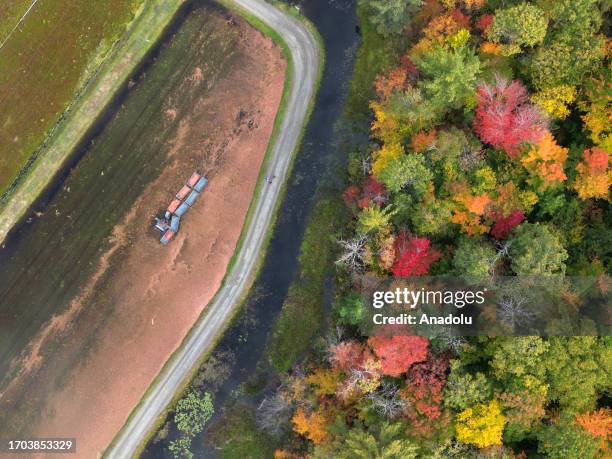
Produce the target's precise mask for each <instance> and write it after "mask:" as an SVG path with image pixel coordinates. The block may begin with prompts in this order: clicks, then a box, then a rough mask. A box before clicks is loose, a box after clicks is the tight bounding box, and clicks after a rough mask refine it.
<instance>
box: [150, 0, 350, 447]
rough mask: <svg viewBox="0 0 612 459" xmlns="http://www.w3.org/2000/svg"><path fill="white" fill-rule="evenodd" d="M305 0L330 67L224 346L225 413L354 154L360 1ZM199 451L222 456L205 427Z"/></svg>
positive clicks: (251, 370)
mask: <svg viewBox="0 0 612 459" xmlns="http://www.w3.org/2000/svg"><path fill="white" fill-rule="evenodd" d="M300 6H301V11H302V14H304V15H305V16H306V17H308V18H309V19H310V20H311V21H312V22H313V23H314V25H315V26H316V27H317V29H318V31H319V33H320V35H321V37H322V39H323V42H324V44H325V54H326V56H325V57H326V62H325V69H324V73H323V78H322V81H321V86H320V89H319V93H318V96H317V100H316V104H315V106H314V111H313V113H312V116H311V118H310V121H309V124H308V126H307V128H306V132H305V135H304V139H303V142H302V146H301V150H300V152H299V154H298V156H297V159H296V162H295V165H294V168H293V171H292V175H291V177H290V179H289V185H288V187H287V191H286V194H285V197H284V200H283V202H282V205H281V208H280V212H279V219H278V222H277V224H276V227H275V229H274V233H273V236H272V240H271V243H270V246H269V248H268V252H267V254H266V257H265V260H264V265H263V268H262V270H261V273H260V275H259V277H258V279H257V280H256V282H255V285H254V287H253V289H252V293H251V296H250V297H249V298H248V299H247V301H246V304H247V305H248V308H247V310H246V311H243V312H242V313H241V314H242V316H243V317H239V318H238V319H237V320H236V323H235V325H233V326H232V327H231V328H230V329H229V330H228V331H227V332H226V333H225V335H224V336H223V338H222V340H221V342H220V343H219V345H218V347H217V349H216V351H217V352H220V353H227V354H231V355H232V359H231V362H232V365H231V374H230V375H229V377H228V378H227V379H226V380H225V382H224V383H223V385H222V387H221V388H220V389H219V390H218V391H217V392H216V393H215V407H216V410H217V413H216V414H217V415H218V414H219V413H220V412H221V411H222V407H223V406H224V404H225V403H226V402H227V401H229V400H230V399H232V397H233V394H234V393H235V390H236V389H237V388H238V387H239V386H240V385H241V384H243V383H245V382H247V381H248V380H249V379H250V378H251V377H252V376H253V375H254V374H255V373H256V372H257V370H256V367H257V364H258V362H259V361H260V360H261V358H262V356H263V353H264V351H265V345H266V340H267V337H268V334H269V332H270V330H271V328H272V325H273V323H274V320H275V319H276V317H277V316H278V313H279V312H280V309H281V307H282V304H283V300H284V299H285V296H286V294H287V291H288V289H289V285H290V284H291V281H292V280H293V277H294V275H295V272H296V269H297V265H298V254H299V248H300V244H301V241H302V235H303V232H304V229H305V227H306V224H307V222H308V216H309V214H310V211H311V209H312V205H313V198H314V195H315V191H316V190H317V188H318V187H319V186H320V185H321V184H322V182H324V181H329V180H332V179H333V177H334V176H335V175H338V174H339V171H338V166H339V164H343V157H345V156H346V151H345V150H344V149H342V148H339V146H338V141H339V138H340V133H339V132H338V130H337V127H338V122H339V121H340V118H341V114H342V109H343V106H344V102H345V99H346V96H347V93H348V85H349V81H350V78H351V75H352V70H353V63H354V58H355V53H356V51H357V47H358V43H359V36H358V35H357V33H356V25H357V23H358V21H357V17H356V12H355V7H356V2H355V0H303V1H302V2H301V4H300ZM227 354H226V355H227ZM215 417H217V416H215ZM214 421H215V419H214V418H213V422H214ZM175 435H176V432H170V435H169V436H168V438H167V439H166V440H162V441H152V442H151V443H149V445H148V446H147V449H146V450H145V452H144V453H143V454H142V456H141V457H142V458H145V459H166V458H169V457H171V456H170V454H169V452H168V440H170V439H172V438H175ZM192 451H193V453H194V457H197V458H209V457H210V458H214V457H217V454H216V452H215V451H214V450H213V449H212V448H211V447H210V445H208V444H207V443H206V438H205V436H204V435H200V436H199V437H196V438H194V440H193V442H192Z"/></svg>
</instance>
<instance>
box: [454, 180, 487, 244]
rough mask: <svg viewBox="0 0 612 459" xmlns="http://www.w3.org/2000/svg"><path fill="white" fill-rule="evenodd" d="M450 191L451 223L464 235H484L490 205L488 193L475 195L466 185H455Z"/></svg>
mask: <svg viewBox="0 0 612 459" xmlns="http://www.w3.org/2000/svg"><path fill="white" fill-rule="evenodd" d="M451 189H452V194H453V197H452V200H453V201H454V203H455V207H454V209H453V215H452V218H451V221H452V222H453V223H456V224H458V225H459V226H460V227H461V230H462V231H463V232H464V233H466V234H469V235H476V234H483V233H486V232H487V231H488V230H489V224H488V222H487V221H486V216H487V211H488V209H489V206H490V204H491V197H490V196H489V193H476V194H475V193H474V190H472V189H471V188H470V187H469V185H468V184H467V183H456V184H454V185H453V186H452V188H451Z"/></svg>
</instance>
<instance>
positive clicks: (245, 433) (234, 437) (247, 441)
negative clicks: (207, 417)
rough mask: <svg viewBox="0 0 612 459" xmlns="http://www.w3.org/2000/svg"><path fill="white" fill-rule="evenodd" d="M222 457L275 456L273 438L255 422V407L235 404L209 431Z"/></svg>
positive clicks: (244, 458)
mask: <svg viewBox="0 0 612 459" xmlns="http://www.w3.org/2000/svg"><path fill="white" fill-rule="evenodd" d="M208 439H209V441H210V443H211V444H212V445H213V446H214V447H215V448H216V449H217V452H218V457H220V458H221V459H260V458H271V457H273V456H274V445H273V440H272V439H271V438H269V437H268V436H267V435H266V434H265V433H263V432H262V431H260V430H259V429H258V428H257V425H256V424H255V415H254V412H253V409H252V408H251V407H249V406H244V405H235V406H233V407H232V408H230V409H229V410H228V411H227V413H225V414H224V415H223V417H222V418H221V420H220V421H219V422H218V423H217V424H216V425H214V426H213V427H211V428H210V429H209V431H208Z"/></svg>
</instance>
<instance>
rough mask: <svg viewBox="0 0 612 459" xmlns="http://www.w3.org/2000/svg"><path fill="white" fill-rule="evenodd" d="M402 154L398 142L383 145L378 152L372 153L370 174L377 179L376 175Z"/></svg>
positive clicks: (402, 148) (402, 150) (402, 151)
mask: <svg viewBox="0 0 612 459" xmlns="http://www.w3.org/2000/svg"><path fill="white" fill-rule="evenodd" d="M403 154H404V147H402V146H401V145H400V143H399V142H392V143H385V144H384V145H383V146H382V148H381V149H380V150H378V151H377V152H375V153H374V162H373V163H372V173H373V174H374V177H376V178H378V174H380V172H381V171H382V170H384V169H385V168H386V167H387V166H388V165H389V163H392V162H393V161H394V160H396V159H398V158H399V157H400V156H402V155H403Z"/></svg>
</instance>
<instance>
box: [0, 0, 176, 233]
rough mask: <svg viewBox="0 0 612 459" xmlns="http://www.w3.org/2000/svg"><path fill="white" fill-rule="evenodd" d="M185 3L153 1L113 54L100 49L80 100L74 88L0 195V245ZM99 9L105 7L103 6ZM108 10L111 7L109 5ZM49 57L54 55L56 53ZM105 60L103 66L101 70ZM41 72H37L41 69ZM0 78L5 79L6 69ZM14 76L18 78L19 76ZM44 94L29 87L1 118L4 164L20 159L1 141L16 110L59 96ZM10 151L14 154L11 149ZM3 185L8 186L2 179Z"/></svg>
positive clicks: (2, 58)
mask: <svg viewBox="0 0 612 459" xmlns="http://www.w3.org/2000/svg"><path fill="white" fill-rule="evenodd" d="M41 1H42V0H41ZM126 1H127V0H126ZM182 3H183V0H149V1H148V2H146V4H145V5H144V6H143V8H141V10H140V12H139V13H138V14H137V15H136V18H135V19H134V20H133V21H132V22H131V24H130V25H129V31H128V32H127V33H125V34H124V35H122V38H121V39H119V40H118V41H116V43H115V45H114V46H112V47H111V46H110V45H109V49H110V48H112V50H111V51H109V52H108V53H107V54H108V56H106V53H104V52H102V48H97V51H96V55H95V56H94V57H92V58H91V60H88V64H87V66H88V70H87V71H86V72H85V73H86V81H84V82H83V84H80V85H77V86H78V89H77V94H76V96H74V90H73V91H72V92H71V93H70V97H69V99H70V102H69V107H68V108H66V110H64V108H65V105H62V109H61V116H60V117H59V119H60V120H59V121H57V120H56V121H57V122H54V124H53V127H52V128H51V129H50V131H49V132H48V135H47V136H46V137H45V139H44V141H43V142H42V143H40V142H38V141H37V142H34V144H36V145H38V147H37V148H36V150H35V151H34V153H33V154H32V155H30V156H29V157H28V159H27V166H26V167H22V168H21V169H19V171H18V177H17V179H16V180H13V181H12V182H11V185H10V188H9V189H8V190H6V191H5V192H4V193H3V194H2V196H0V241H2V240H3V239H4V238H5V237H6V235H7V233H8V232H9V230H10V229H11V228H12V227H13V225H15V223H16V222H17V221H19V219H20V218H21V217H22V216H23V215H24V214H25V213H26V212H27V210H28V209H29V207H30V206H31V204H32V203H33V202H34V200H35V199H36V198H37V197H38V196H39V195H40V193H41V192H42V191H43V190H44V188H45V187H46V186H47V185H48V184H49V182H50V181H51V179H52V178H53V177H54V175H55V174H56V172H57V171H58V170H59V169H60V168H61V167H62V165H63V164H64V163H65V162H66V161H67V159H68V158H69V157H70V155H71V153H72V152H73V151H74V149H75V148H76V146H77V145H78V143H79V141H80V140H81V139H82V138H83V136H84V135H85V134H86V132H87V130H88V129H89V128H90V126H91V125H92V124H93V123H94V121H95V120H96V119H97V118H98V116H99V115H100V113H101V110H102V109H103V108H104V107H105V106H107V105H108V104H109V103H110V102H111V101H112V99H113V96H114V95H115V94H116V93H117V91H119V89H121V88H122V87H123V85H124V84H125V81H126V80H127V78H128V77H129V76H130V75H131V74H132V72H133V71H134V69H135V68H136V66H137V65H138V63H139V62H140V61H141V60H142V59H143V58H144V56H145V55H146V53H147V52H148V51H149V49H150V48H151V47H152V46H153V45H154V44H155V42H156V41H157V39H158V38H159V37H160V36H161V34H162V33H163V31H164V30H165V29H166V26H167V25H168V24H169V23H170V21H171V19H172V18H173V17H174V14H175V13H176V11H177V10H178V8H179V7H180V5H181V4H182ZM41 5H44V3H41ZM62 5H63V3H62ZM96 5H97V4H96ZM100 5H107V2H100ZM58 6H59V3H58ZM99 7H100V8H101V6H99ZM106 7H107V8H108V5H107V6H106ZM96 10H97V8H94V11H96ZM122 30H123V29H122ZM67 40H68V38H65V40H64V41H66V42H67V43H70V42H69V41H67ZM11 43H12V40H11ZM67 47H68V46H67ZM103 48H104V47H103ZM50 54H51V55H52V56H53V54H52V53H50ZM54 57H55V58H56V59H58V62H59V63H61V62H62V61H63V60H64V59H69V57H67V56H58V55H55V56H54ZM5 60H6V56H4V49H3V50H2V52H1V53H0V61H1V63H0V66H3V65H6V63H5ZM102 61H103V64H102V65H101V66H100V62H102ZM68 67H70V65H68ZM50 68H51V67H50ZM39 70H40V69H37V71H39ZM9 73H10V72H9ZM0 74H2V75H4V74H3V73H2V71H1V70H0ZM2 75H0V77H1V78H6V76H5V75H4V76H2ZM54 75H56V76H57V77H58V78H59V76H58V75H59V73H54ZM82 76H83V75H81V77H82ZM13 77H15V75H14V74H13ZM44 81H45V80H44V78H41V82H44ZM41 82H38V83H39V86H40V87H41V88H43V87H46V83H45V84H42V83H41ZM66 84H67V83H66ZM73 89H74V88H73ZM1 91H7V86H6V84H2V83H0V92H1ZM14 91H15V92H18V91H19V90H18V88H15V89H14ZM40 91H41V90H40V89H39V88H37V89H36V91H33V92H32V93H30V92H28V89H27V87H26V89H25V92H26V93H27V94H28V95H27V97H24V98H23V99H21V100H19V101H18V104H17V105H18V107H21V108H13V107H12V106H11V110H7V111H6V113H4V112H3V113H2V114H0V119H4V121H2V122H0V153H2V155H3V156H0V161H2V160H6V161H9V160H10V161H13V160H14V158H15V157H16V155H18V153H16V152H17V151H18V150H17V149H15V152H14V153H11V154H10V155H9V154H4V153H3V148H4V147H2V145H3V144H2V142H3V141H5V140H6V139H7V138H8V137H7V136H8V135H9V134H7V132H8V131H7V129H8V127H9V126H10V125H12V124H13V122H14V121H15V119H16V118H15V116H13V115H11V113H13V111H15V110H16V111H19V110H22V111H27V110H32V107H30V106H29V105H28V102H27V101H28V100H29V97H32V95H31V94H37V103H45V102H46V103H48V104H51V101H52V100H53V99H54V98H55V94H48V92H49V91H50V88H49V87H46V91H47V92H42V93H41V92H40ZM0 95H1V94H0ZM73 96H74V97H73ZM58 110H59V109H58ZM24 113H25V112H24ZM40 113H42V112H40ZM30 115H31V114H30ZM30 115H28V116H30ZM11 116H12V117H11ZM37 116H38V115H37ZM2 117H4V118H2ZM9 118H10V119H9ZM45 119H46V118H45ZM28 123H29V121H27V117H26V119H25V120H21V121H20V122H19V124H28ZM30 124H31V123H30ZM20 138H21V137H20ZM2 139H4V140H2ZM39 140H40V139H39ZM39 143H40V145H39ZM7 148H9V150H10V151H13V150H12V147H11V146H9V147H7ZM6 164H8V163H6ZM6 170H8V169H6ZM2 183H5V182H4V181H2Z"/></svg>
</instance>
